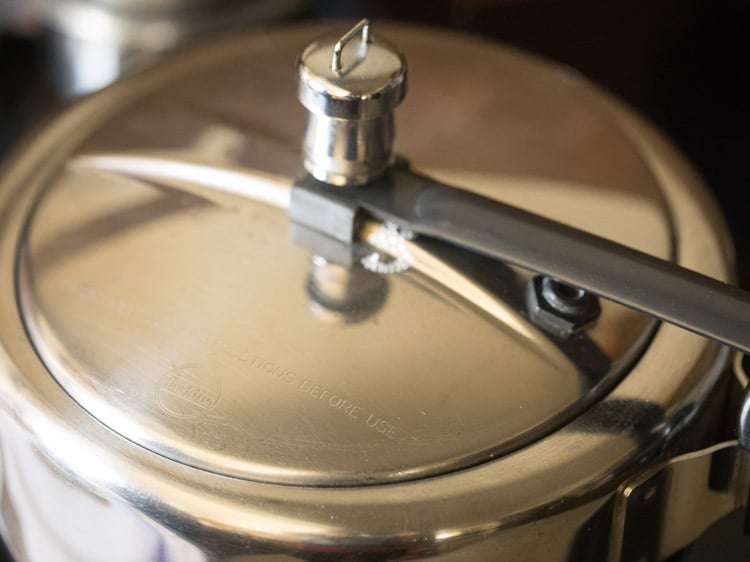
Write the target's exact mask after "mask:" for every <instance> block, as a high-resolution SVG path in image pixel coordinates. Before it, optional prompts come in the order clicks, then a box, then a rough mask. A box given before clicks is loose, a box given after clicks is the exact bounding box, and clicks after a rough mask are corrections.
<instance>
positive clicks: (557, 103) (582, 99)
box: [0, 20, 750, 562]
mask: <svg viewBox="0 0 750 562" xmlns="http://www.w3.org/2000/svg"><path fill="white" fill-rule="evenodd" d="M374 25H375V26H374V27H373V25H372V24H371V23H370V22H368V21H366V20H365V21H362V22H360V23H359V24H357V25H355V26H354V27H352V26H351V24H350V22H347V23H346V24H343V25H338V24H336V23H328V24H324V25H321V24H315V25H310V24H306V25H299V26H296V27H289V28H286V29H280V30H278V31H275V32H271V33H267V34H262V35H248V36H239V37H235V38H231V39H226V40H223V41H218V42H215V43H214V44H211V45H207V46H204V47H202V48H200V49H198V50H194V51H192V52H188V53H185V54H183V55H181V56H177V57H174V58H173V59H172V60H171V61H169V62H167V63H165V64H162V65H161V66H159V67H157V68H154V69H153V70H150V71H148V72H146V73H144V74H141V75H139V76H136V77H133V78H130V79H126V80H124V81H122V82H120V83H118V84H116V85H115V86H113V87H111V88H109V89H107V90H104V91H103V92H101V93H99V94H96V95H94V96H92V97H90V98H88V99H86V100H84V101H83V102H81V103H79V104H78V105H77V106H75V107H73V108H71V109H69V110H68V111H67V112H65V113H64V114H62V115H61V116H60V117H59V118H58V119H57V120H55V121H54V122H53V123H52V124H51V125H49V126H48V127H47V128H46V129H45V130H44V131H43V132H41V133H40V134H38V135H37V136H36V137H35V138H34V139H33V140H32V141H30V142H29V143H27V144H26V145H25V147H23V148H22V149H21V150H20V151H19V152H17V154H16V156H15V158H14V160H13V162H12V164H11V165H9V166H8V167H7V169H6V170H5V172H4V173H3V175H2V178H0V276H1V278H0V400H1V401H2V408H0V418H1V419H2V422H1V424H0V432H1V433H0V447H1V450H2V455H1V460H2V465H1V466H0V476H1V477H2V495H1V496H0V523H1V530H2V535H3V538H4V539H5V540H6V542H7V543H8V545H9V548H10V550H11V552H12V554H13V556H14V557H15V558H16V560H18V561H19V562H20V561H24V562H25V561H48V560H55V561H61V562H62V561H77V562H78V561H93V562H98V561H101V560H108V561H123V562H131V561H140V560H144V561H146V560H148V561H151V560H153V561H156V560H159V561H170V562H172V561H180V562H193V561H214V560H216V561H218V560H222V561H233V562H239V561H250V560H269V561H279V562H281V561H292V560H306V561H328V560H331V561H333V560H342V561H343V560H357V561H369V560H390V561H395V560H415V559H429V560H436V561H437V560H441V561H449V560H497V561H545V562H557V561H559V562H563V561H565V562H567V561H600V560H606V561H609V562H626V561H632V562H640V561H651V560H663V559H665V558H667V557H669V556H671V555H673V554H674V553H676V552H679V551H680V550H681V549H682V548H683V547H685V546H686V545H687V544H689V543H691V542H692V541H694V540H695V539H696V538H697V537H698V536H699V535H700V534H701V533H702V532H703V531H704V530H705V529H706V528H707V527H708V526H709V525H710V524H711V523H713V522H714V521H716V520H717V519H719V518H720V517H722V516H724V515H726V514H728V513H730V512H733V511H735V510H738V509H741V508H743V507H744V506H745V505H746V504H747V499H748V490H749V489H750V469H749V468H748V461H749V460H750V459H749V458H748V454H747V453H746V449H745V448H743V447H747V446H748V444H749V442H750V400H746V401H745V404H744V406H743V405H742V388H743V386H744V385H746V384H747V377H746V375H745V373H744V371H743V369H742V365H741V362H740V358H741V355H739V354H737V355H733V352H731V351H730V350H729V348H728V347H725V346H722V345H720V344H719V343H716V342H715V341H713V340H712V339H710V338H714V339H718V340H719V341H721V342H723V343H725V344H727V345H728V346H730V347H732V348H734V349H740V350H746V349H747V338H746V336H744V334H746V333H750V331H747V330H746V328H747V326H748V324H747V323H748V322H749V321H750V315H747V316H746V315H745V312H747V310H748V306H750V305H748V304H747V299H744V296H743V295H742V294H740V293H739V292H734V291H733V290H732V289H731V288H730V287H729V286H728V285H725V284H724V283H723V281H730V280H731V278H732V258H731V254H730V248H729V243H728V238H727V236H726V234H725V231H724V226H723V223H722V219H721V217H720V215H719V213H718V212H717V210H716V208H715V207H714V204H713V202H712V201H711V199H710V197H709V196H708V195H707V192H706V191H705V189H704V188H703V186H702V185H701V182H700V180H699V179H698V178H697V176H696V175H695V174H694V172H693V171H692V170H691V168H690V167H689V166H688V165H687V164H686V163H685V162H684V160H683V159H682V158H681V157H680V155H679V154H677V153H676V151H675V150H674V149H673V148H672V147H671V145H670V144H669V143H668V142H667V141H665V139H664V138H662V137H661V136H660V135H659V133H658V132H656V131H655V130H654V129H653V128H651V127H650V126H649V125H648V124H647V123H645V122H644V121H643V120H642V119H640V118H639V117H638V116H637V115H635V114H633V113H632V112H631V111H630V110H628V109H627V108H626V107H624V106H622V105H621V104H620V103H618V102H617V101H616V100H614V99H612V98H611V97H610V96H608V95H607V94H606V93H603V92H602V91H600V90H598V89H597V88H596V87H595V86H592V85H591V84H588V83H586V82H585V80H583V79H582V78H581V77H579V76H576V75H575V74H573V73H572V72H571V71H569V70H566V69H560V68H556V67H553V66H551V65H549V64H547V63H545V62H544V61H541V60H538V59H535V58H533V57H531V56H529V55H526V54H524V53H521V52H518V51H515V50H511V49H508V48H502V47H499V46H497V45H493V44H489V43H487V42H484V41H481V40H478V39H476V38H467V37H463V36H460V35H453V34H451V33H447V32H445V31H434V30H429V29H424V28H417V27H408V26H403V25H396V24H386V23H379V22H375V24H374ZM385 38H387V39H385ZM295 61H296V69H295ZM407 64H408V91H409V95H408V96H406V91H407ZM402 102H403V103H402ZM394 116H395V117H394ZM712 279H715V280H712ZM643 310H645V311H647V312H648V313H649V314H644V313H643V312H641V311H643ZM657 317H658V318H661V319H663V320H665V322H662V321H659V320H658V319H657ZM674 324H677V325H678V326H675V325H674ZM685 328H687V329H685ZM694 332H699V333H702V334H705V335H708V336H710V338H706V337H704V335H699V334H696V333H694ZM738 420H739V421H738ZM738 425H739V430H738V429H737V426H738Z"/></svg>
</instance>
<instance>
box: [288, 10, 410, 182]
mask: <svg viewBox="0 0 750 562" xmlns="http://www.w3.org/2000/svg"><path fill="white" fill-rule="evenodd" d="M405 94H406V60H405V59H404V57H403V55H402V54H401V53H399V52H398V50H396V48H395V47H392V46H391V45H389V44H388V43H385V42H383V40H382V39H378V38H377V36H375V35H372V34H371V32H370V22H369V20H367V19H363V20H361V21H360V22H359V23H357V24H356V25H355V26H354V27H352V28H351V29H349V31H346V32H345V33H344V34H343V35H340V34H333V35H330V36H328V37H326V38H321V39H318V40H316V41H315V42H313V43H311V44H310V45H309V46H308V47H307V48H306V49H305V50H304V51H303V52H302V54H301V55H300V57H299V60H298V61H297V95H298V96H299V100H300V102H301V103H302V105H304V106H305V108H306V109H307V110H308V113H307V119H306V122H305V133H304V142H303V149H302V152H303V155H304V156H303V157H304V164H305V169H306V170H307V171H308V172H310V174H312V176H313V177H315V178H317V179H318V180H320V181H323V182H326V183H329V184H332V185H338V186H345V185H362V184H365V183H367V182H369V181H371V180H373V179H375V178H377V177H378V176H380V175H381V174H382V173H383V172H384V171H385V170H386V168H387V167H388V166H390V165H391V163H392V162H393V154H392V144H393V115H392V113H391V112H392V111H393V110H394V109H395V108H396V106H397V105H398V104H400V103H401V101H402V100H403V99H404V95H405Z"/></svg>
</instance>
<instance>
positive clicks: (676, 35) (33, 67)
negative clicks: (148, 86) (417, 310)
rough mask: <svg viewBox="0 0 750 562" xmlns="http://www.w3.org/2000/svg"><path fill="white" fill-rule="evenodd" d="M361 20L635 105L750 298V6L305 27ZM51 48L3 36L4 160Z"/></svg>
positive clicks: (43, 93)
mask: <svg viewBox="0 0 750 562" xmlns="http://www.w3.org/2000/svg"><path fill="white" fill-rule="evenodd" d="M361 16H370V17H373V18H376V19H377V18H388V19H402V20H410V21H415V22H423V23H426V24H430V25H434V26H442V27H446V28H450V29H453V30H462V31H465V32H467V33H472V34H478V35H482V36H486V37H489V38H493V39H497V40H499V41H502V42H505V43H510V44H513V45H516V46H520V47H522V48H524V49H527V50H530V51H533V52H536V53H538V54H541V55H543V56H546V57H547V58H550V59H552V60H556V61H559V62H561V63H564V64H566V65H568V66H572V67H574V68H576V69H578V70H579V71H580V72H581V73H582V74H584V75H586V76H588V77H589V78H590V79H591V80H593V81H595V82H598V83H599V84H601V85H602V86H604V87H605V88H607V89H609V90H610V91H612V92H614V93H615V94H617V95H618V96H619V97H621V98H623V99H624V100H626V101H627V102H628V103H629V104H631V105H632V106H634V107H635V108H637V109H638V110H639V111H640V112H641V113H643V114H644V115H646V116H647V117H648V118H649V119H650V120H651V121H653V122H654V123H656V124H657V125H658V126H659V127H660V128H661V129H662V130H664V131H665V132H666V133H667V134H668V135H669V136H671V138H672V139H673V141H674V142H675V143H676V144H677V145H678V146H679V147H680V148H681V149H682V150H683V152H684V153H685V154H686V155H687V156H688V158H689V159H690V160H691V161H692V162H693V163H694V164H695V166H696V167H697V169H698V170H699V172H700V173H701V174H702V175H703V177H704V178H705V180H706V182H707V183H708V185H709V186H710V187H711V189H712V191H713V193H714V194H715V197H716V199H717V201H718V203H719V205H720V206H721V208H722V209H723V211H724V213H725V216H726V217H727V220H728V223H729V226H730V229H731V232H732V236H733V239H734V242H735V246H736V249H737V255H738V276H739V283H740V285H741V286H744V287H745V288H750V227H748V223H747V222H746V221H745V220H744V219H745V216H744V215H745V208H746V205H745V193H746V190H747V183H748V180H749V179H750V174H749V173H748V168H747V166H746V161H747V160H748V157H749V154H748V151H749V150H750V132H749V131H750V128H749V127H748V126H749V125H750V119H749V117H750V110H749V109H748V107H747V102H748V100H750V87H748V85H747V84H749V83H750V81H748V80H747V79H746V78H745V77H744V74H745V73H746V72H747V70H748V68H749V67H750V65H748V57H749V56H750V49H749V48H748V31H749V26H750V2H747V1H745V0H630V1H624V0H608V1H607V0H565V1H562V0H558V1H555V0H431V1H412V2H407V1H405V0H401V1H398V0H381V1H378V2H376V1H366V0H364V1H347V0H323V1H318V2H311V4H310V5H309V7H308V8H307V9H306V11H305V12H304V13H303V14H300V15H298V16H296V18H298V19H299V18H317V17H361ZM48 47H49V37H48V34H47V33H46V32H44V31H39V30H36V31H35V32H34V33H30V34H28V33H27V34H25V35H19V34H10V33H8V32H6V33H3V34H2V35H0V72H2V74H0V159H2V157H3V155H4V154H7V152H8V150H9V149H10V147H12V146H13V145H14V143H15V142H16V141H17V139H18V137H19V135H20V133H21V132H22V131H24V130H27V129H29V128H30V127H32V126H33V125H34V124H35V123H37V122H39V121H40V120H41V119H43V118H44V116H45V115H48V114H49V113H51V112H53V111H54V110H55V109H56V108H58V107H59V106H60V105H62V103H63V102H62V100H61V99H60V95H59V94H58V93H57V91H56V88H55V85H54V81H53V76H54V70H55V69H54V68H52V67H51V65H50V62H49V60H50V58H49V48H48ZM725 527H726V529H725V530H724V531H723V532H719V533H718V534H717V535H716V536H715V537H713V536H712V537H711V539H710V541H711V542H706V544H703V545H698V546H697V547H694V548H693V549H692V550H691V551H690V552H688V553H687V555H686V557H685V558H684V560H685V562H688V561H689V562H698V561H708V560H722V561H726V562H729V561H730V560H737V561H739V560H747V559H749V558H750V554H747V553H750V541H747V540H745V542H744V543H743V545H740V544H739V543H738V544H737V545H735V546H733V547H730V546H728V545H729V544H730V543H729V542H727V541H729V540H730V539H728V538H727V537H728V536H729V537H734V539H733V540H735V541H739V540H740V539H738V538H737V537H739V527H740V518H739V516H736V517H735V518H734V520H732V521H731V522H729V523H726V524H725ZM720 531H721V530H720ZM722 533H723V534H722ZM717 548H719V550H718V552H719V553H720V554H717V550H716V549H717ZM706 549H707V550H706ZM742 550H744V552H745V553H746V554H744V555H741V554H740V552H741V551H742ZM0 560H2V553H0Z"/></svg>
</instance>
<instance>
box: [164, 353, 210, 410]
mask: <svg viewBox="0 0 750 562" xmlns="http://www.w3.org/2000/svg"><path fill="white" fill-rule="evenodd" d="M156 395H157V398H158V400H159V405H160V406H161V409H162V410H164V411H165V412H166V413H167V414H170V415H172V416H175V417H178V418H195V417H198V416H202V415H204V414H207V413H208V412H210V411H211V410H213V409H214V408H215V407H216V404H217V403H218V402H219V398H220V397H221V383H220V382H219V380H218V379H216V378H215V377H213V376H211V375H207V374H206V373H205V372H203V371H202V370H201V368H200V366H199V365H180V366H174V367H172V369H170V370H169V371H168V372H167V373H165V374H164V375H163V376H162V377H161V378H160V379H159V381H158V382H157V384H156Z"/></svg>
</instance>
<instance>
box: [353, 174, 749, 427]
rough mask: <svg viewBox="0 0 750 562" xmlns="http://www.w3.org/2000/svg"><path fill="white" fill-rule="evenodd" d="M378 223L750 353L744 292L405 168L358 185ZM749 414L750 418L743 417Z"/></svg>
mask: <svg viewBox="0 0 750 562" xmlns="http://www.w3.org/2000/svg"><path fill="white" fill-rule="evenodd" d="M356 198H357V200H358V203H359V205H360V206H361V207H363V208H365V209H366V210H367V211H368V212H370V213H372V214H373V215H375V216H376V217H377V218H379V219H381V220H388V221H392V222H395V223H396V224H400V225H401V226H403V227H405V228H408V229H410V230H411V231H413V232H415V233H419V234H423V235H427V236H430V237H433V238H438V239H440V240H444V241H447V242H450V243H453V244H456V245H458V246H461V247H464V248H467V249H470V250H473V251H476V252H479V253H481V254H485V255H488V256H492V257H494V258H497V259H499V260H502V261H504V262H508V263H511V264H515V265H518V266H521V267H524V268H527V269H530V270H532V271H535V272H539V273H543V274H545V275H548V276H551V277H553V278H555V279H557V280H559V281H562V282H564V283H568V284H570V285H573V286H575V287H580V288H582V289H585V290H586V291H590V292H592V293H594V294H596V295H599V296H601V297H603V298H606V299H609V300H612V301H614V302H617V303H620V304H622V305H625V306H627V307H630V308H633V309H635V310H639V311H641V312H645V313H646V314H650V315H652V316H655V317H657V318H659V319H661V320H664V321H665V322H669V323H670V324H674V325H676V326H680V327H682V328H685V329H687V330H690V331H692V332H695V333H697V334H700V335H702V336H705V337H707V338H709V339H712V340H715V341H718V342H720V343H722V344H725V345H727V346H729V347H731V348H734V349H736V350H739V351H742V352H743V353H750V293H747V292H745V291H742V290H740V289H738V288H736V287H733V286H731V285H728V284H726V283H723V282H721V281H718V280H716V279H712V278H710V277H707V276H705V275H701V274H700V273H696V272H694V271H691V270H688V269H685V268H684V267H680V266H678V265H676V264H674V263H671V262H668V261H665V260H662V259H659V258H656V257H654V256H650V255H648V254H645V253H643V252H640V251H638V250H634V249H632V248H628V247H626V246H623V245H621V244H618V243H616V242H612V241H610V240H606V239H604V238H601V237H599V236H596V235H593V234H590V233H587V232H583V231H581V230H578V229H576V228H573V227H570V226H568V225H565V224H562V223H559V222H556V221H553V220H550V219H547V218H544V217H541V216H539V215H536V214H533V213H530V212H527V211H524V210H521V209H518V208H515V207H511V206H509V205H506V204H504V203H501V202H499V201H496V200H493V199H488V198H486V197H483V196H481V195H477V194H475V193H472V192H469V191H465V190H462V189H457V188H454V187H450V186H447V185H443V184H440V183H438V182H436V181H434V180H432V179H430V178H426V177H424V176H419V175H416V174H413V173H411V172H409V171H408V170H393V171H392V173H391V174H389V175H388V176H386V177H385V178H383V179H382V180H380V181H378V182H375V183H373V184H370V185H368V186H364V187H362V188H358V189H357V190H356ZM748 416H750V413H748Z"/></svg>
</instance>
